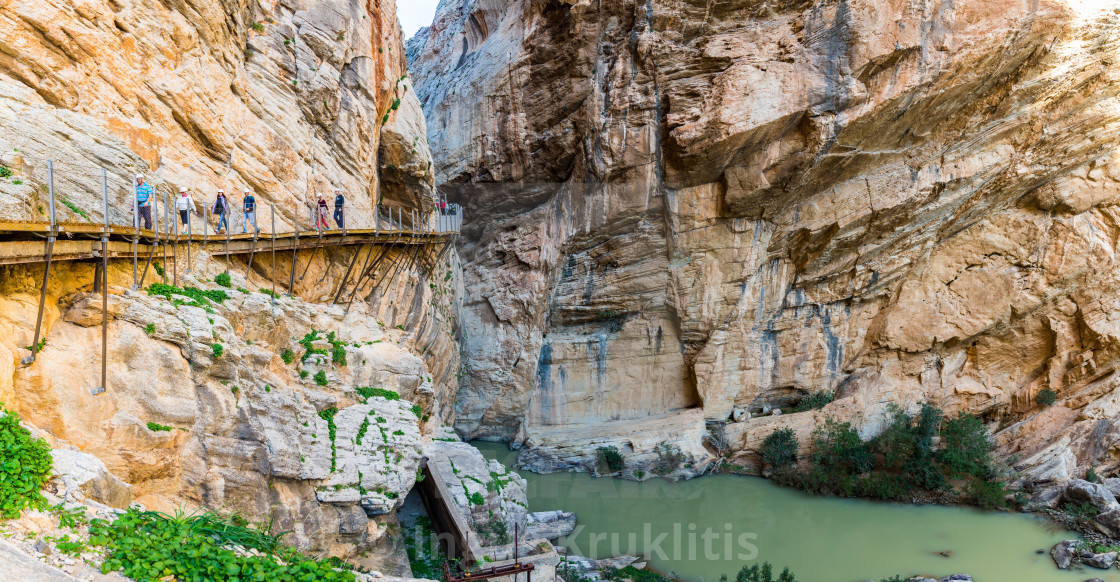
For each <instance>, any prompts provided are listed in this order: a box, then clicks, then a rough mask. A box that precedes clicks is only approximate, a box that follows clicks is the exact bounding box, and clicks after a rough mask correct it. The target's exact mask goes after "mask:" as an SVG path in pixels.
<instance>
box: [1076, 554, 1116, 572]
mask: <svg viewBox="0 0 1120 582" xmlns="http://www.w3.org/2000/svg"><path fill="white" fill-rule="evenodd" d="M1081 563H1083V564H1085V565H1086V566H1089V567H1091V568H1097V569H1100V570H1107V569H1109V568H1111V567H1112V566H1113V565H1114V564H1115V563H1116V552H1105V553H1103V554H1094V553H1092V552H1082V554H1081Z"/></svg>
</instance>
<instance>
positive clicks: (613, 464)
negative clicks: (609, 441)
mask: <svg viewBox="0 0 1120 582" xmlns="http://www.w3.org/2000/svg"><path fill="white" fill-rule="evenodd" d="M597 453H598V458H599V467H600V468H606V469H607V470H608V471H609V472H611V473H617V472H619V471H621V470H622V467H623V461H622V453H620V452H618V447H614V446H609V447H599V448H598V449H597Z"/></svg>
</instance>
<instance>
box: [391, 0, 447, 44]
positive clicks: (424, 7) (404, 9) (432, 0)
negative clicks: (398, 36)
mask: <svg viewBox="0 0 1120 582" xmlns="http://www.w3.org/2000/svg"><path fill="white" fill-rule="evenodd" d="M437 4H439V0H397V18H400V19H401V28H402V29H404V37H405V38H410V37H411V36H412V35H414V34H416V31H417V30H420V29H421V28H423V27H425V26H428V25H429V24H431V23H432V18H433V17H435V15H436V5H437Z"/></svg>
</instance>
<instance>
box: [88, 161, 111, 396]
mask: <svg viewBox="0 0 1120 582" xmlns="http://www.w3.org/2000/svg"><path fill="white" fill-rule="evenodd" d="M101 204H102V212H103V213H104V218H105V229H104V230H103V231H102V233H101V385H100V386H98V387H96V388H94V389H93V390H91V391H90V393H91V394H93V395H94V396H97V395H98V394H101V393H103V392H105V390H106V389H107V388H108V375H109V358H108V351H109V173H108V172H107V171H106V170H105V168H101Z"/></svg>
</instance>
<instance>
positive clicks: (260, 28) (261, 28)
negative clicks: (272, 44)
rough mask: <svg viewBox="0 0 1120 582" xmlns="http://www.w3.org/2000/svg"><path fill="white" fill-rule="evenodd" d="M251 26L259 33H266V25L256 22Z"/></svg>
mask: <svg viewBox="0 0 1120 582" xmlns="http://www.w3.org/2000/svg"><path fill="white" fill-rule="evenodd" d="M251 26H252V29H253V30H255V31H257V32H264V25H263V24H261V23H259V22H254V23H253V24H252V25H251Z"/></svg>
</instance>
